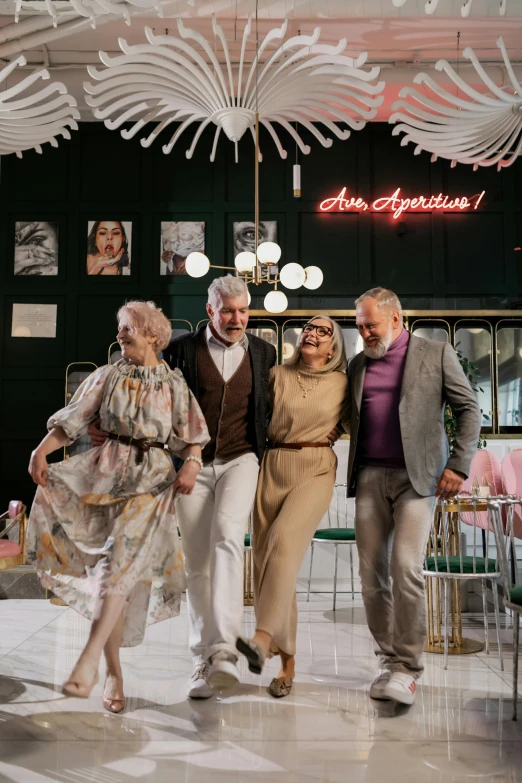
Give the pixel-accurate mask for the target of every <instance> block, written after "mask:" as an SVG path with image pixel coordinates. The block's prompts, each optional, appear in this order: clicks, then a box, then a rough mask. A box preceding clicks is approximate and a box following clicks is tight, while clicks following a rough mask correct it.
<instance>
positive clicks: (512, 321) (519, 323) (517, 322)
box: [493, 310, 522, 438]
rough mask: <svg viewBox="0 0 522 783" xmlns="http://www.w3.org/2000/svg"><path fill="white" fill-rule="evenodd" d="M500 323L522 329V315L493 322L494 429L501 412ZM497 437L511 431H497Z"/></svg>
mask: <svg viewBox="0 0 522 783" xmlns="http://www.w3.org/2000/svg"><path fill="white" fill-rule="evenodd" d="M511 312H516V311H514V310H513V311H511ZM507 313H510V311H509V310H508V311H507ZM502 324H512V325H516V326H517V327H518V328H519V329H522V317H519V318H517V317H516V316H515V317H511V318H510V317H509V316H508V317H507V318H501V319H500V320H499V321H497V323H496V324H495V331H494V340H493V356H494V367H495V383H494V386H495V398H496V404H495V408H494V410H495V415H496V425H497V426H496V429H497V430H498V431H499V430H500V424H499V418H500V414H501V411H499V409H498V367H499V365H498V354H499V350H498V333H499V331H500V329H501V328H503V327H502ZM513 434H514V433H513ZM498 437H507V438H510V437H512V434H511V433H499V435H498Z"/></svg>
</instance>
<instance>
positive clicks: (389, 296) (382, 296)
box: [355, 287, 402, 316]
mask: <svg viewBox="0 0 522 783" xmlns="http://www.w3.org/2000/svg"><path fill="white" fill-rule="evenodd" d="M365 299H375V301H376V302H377V307H378V308H379V310H384V311H386V312H387V313H388V314H391V311H393V310H397V311H398V313H399V315H400V316H402V305H401V303H400V300H399V297H398V296H397V294H395V293H394V292H393V291H390V289H389V288H380V287H378V288H370V290H369V291H365V292H364V294H361V296H360V297H359V298H358V299H356V300H355V307H356V308H357V307H358V306H359V305H360V304H361V303H362V302H364V300H365Z"/></svg>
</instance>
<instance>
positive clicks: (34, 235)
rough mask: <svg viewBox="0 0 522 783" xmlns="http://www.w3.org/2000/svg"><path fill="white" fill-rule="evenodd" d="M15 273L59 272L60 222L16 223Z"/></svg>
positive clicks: (48, 273) (39, 273)
mask: <svg viewBox="0 0 522 783" xmlns="http://www.w3.org/2000/svg"><path fill="white" fill-rule="evenodd" d="M14 273H15V275H17V276H18V275H57V274H58V223H49V222H47V221H37V220H35V221H26V222H22V221H18V222H16V223H15V247H14Z"/></svg>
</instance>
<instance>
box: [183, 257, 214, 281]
mask: <svg viewBox="0 0 522 783" xmlns="http://www.w3.org/2000/svg"><path fill="white" fill-rule="evenodd" d="M185 269H186V271H187V274H188V275H190V276H191V277H203V275H206V274H207V272H208V270H209V269H210V261H209V260H208V258H207V257H206V255H205V254H204V253H199V252H195V253H189V255H188V256H187V260H186V261H185Z"/></svg>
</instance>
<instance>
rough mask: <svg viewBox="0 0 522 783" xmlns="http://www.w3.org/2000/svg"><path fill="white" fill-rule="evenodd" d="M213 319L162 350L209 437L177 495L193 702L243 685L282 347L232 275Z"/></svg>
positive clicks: (212, 306)
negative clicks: (255, 533) (261, 483)
mask: <svg viewBox="0 0 522 783" xmlns="http://www.w3.org/2000/svg"><path fill="white" fill-rule="evenodd" d="M207 313H208V317H209V319H210V320H209V322H208V324H207V325H204V326H201V327H200V328H199V329H198V330H197V331H195V332H193V333H191V334H187V335H183V336H181V337H176V338H175V339H174V340H172V342H171V343H170V345H169V346H168V348H167V349H166V350H165V351H164V352H163V358H164V359H165V360H166V362H167V363H168V364H169V366H170V367H172V368H173V369H174V368H176V367H177V368H179V369H180V370H181V372H182V373H183V376H184V378H185V380H186V382H187V384H188V385H189V387H190V389H191V391H192V392H193V394H194V396H195V397H196V399H197V401H198V402H199V405H200V407H201V410H202V411H203V415H204V417H205V421H206V423H207V427H208V430H209V434H210V443H208V444H207V446H206V447H205V448H204V449H203V453H202V458H203V463H204V464H203V466H202V469H201V470H200V472H199V475H198V478H197V481H196V485H195V487H194V491H193V492H192V494H191V495H180V496H179V498H178V500H177V505H176V508H177V512H178V520H179V527H180V530H181V542H182V548H183V554H184V558H185V571H186V574H187V603H188V620H189V645H190V649H191V652H192V656H193V663H194V671H193V674H192V677H191V679H190V682H189V686H188V696H189V697H190V698H192V699H206V698H209V697H210V696H212V692H213V690H230V689H232V688H233V687H234V686H235V685H237V684H238V682H239V673H238V669H237V651H236V638H237V637H238V635H239V633H240V629H241V621H242V616H243V552H244V546H245V544H244V541H245V533H246V531H247V523H248V517H249V514H250V512H251V509H252V506H253V503H254V496H255V492H256V487H257V478H258V474H259V465H260V462H261V459H262V456H263V452H264V450H265V443H266V414H267V400H268V374H269V371H270V368H271V367H273V366H274V364H275V363H276V352H275V348H274V347H273V346H272V345H269V344H268V343H267V342H265V340H261V339H260V338H259V337H255V336H254V335H252V334H248V333H247V331H246V328H247V324H248V289H247V286H246V283H245V282H244V281H243V280H240V279H238V278H237V277H235V276H233V275H225V276H224V277H218V278H216V279H215V280H213V281H212V283H211V284H210V287H209V289H208V303H207Z"/></svg>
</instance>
